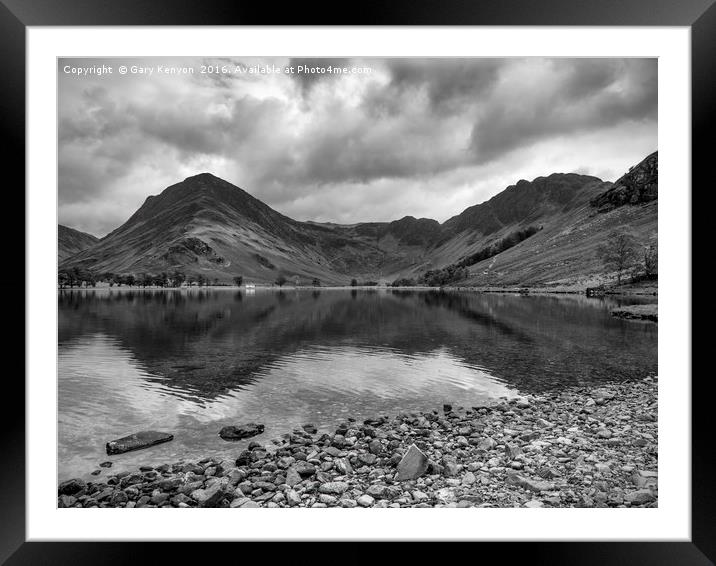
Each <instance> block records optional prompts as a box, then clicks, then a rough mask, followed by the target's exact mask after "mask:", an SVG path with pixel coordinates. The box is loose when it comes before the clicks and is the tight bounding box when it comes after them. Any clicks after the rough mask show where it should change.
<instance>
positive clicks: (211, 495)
mask: <svg viewBox="0 0 716 566" xmlns="http://www.w3.org/2000/svg"><path fill="white" fill-rule="evenodd" d="M224 497H226V492H225V491H224V486H223V485H221V484H220V483H215V484H214V485H212V486H211V487H209V488H206V489H197V490H196V491H194V492H192V494H191V498H192V499H193V500H194V501H196V502H197V503H198V504H199V507H216V506H217V505H219V503H221V501H222V500H223V499H224Z"/></svg>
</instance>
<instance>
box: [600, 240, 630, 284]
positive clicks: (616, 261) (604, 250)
mask: <svg viewBox="0 0 716 566" xmlns="http://www.w3.org/2000/svg"><path fill="white" fill-rule="evenodd" d="M597 256H598V257H599V259H601V260H602V262H603V263H604V266H605V267H606V268H607V269H610V270H612V271H616V272H617V286H619V285H621V283H622V274H623V273H624V271H625V270H627V269H629V268H630V267H631V266H632V265H634V263H635V262H636V261H637V253H636V241H635V240H634V236H632V235H631V234H627V233H625V232H612V233H611V234H609V236H607V241H606V242H605V243H604V244H602V245H601V246H599V248H598V249H597Z"/></svg>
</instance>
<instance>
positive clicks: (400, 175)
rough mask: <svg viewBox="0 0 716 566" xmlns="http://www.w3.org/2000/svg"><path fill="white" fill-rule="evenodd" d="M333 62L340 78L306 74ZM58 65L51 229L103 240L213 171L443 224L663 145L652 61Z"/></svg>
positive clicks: (358, 211)
mask: <svg viewBox="0 0 716 566" xmlns="http://www.w3.org/2000/svg"><path fill="white" fill-rule="evenodd" d="M101 65H106V66H108V67H111V68H112V71H113V72H112V73H111V74H109V73H105V74H97V73H96V72H95V71H96V70H97V67H98V66H101ZM202 65H207V66H208V67H214V68H216V67H218V68H219V72H218V73H216V72H212V73H207V74H203V73H202V72H201V71H202ZM257 65H258V66H259V67H260V68H261V69H262V70H267V69H266V68H267V67H269V68H270V69H271V70H273V71H274V72H272V73H254V72H249V70H250V69H251V68H252V67H254V68H255V67H256V66H257ZM329 65H330V66H332V67H334V68H335V67H339V68H341V69H346V70H348V73H345V74H340V75H338V74H335V73H328V72H324V73H311V72H308V71H306V70H305V69H306V68H309V69H310V68H314V69H315V68H319V69H320V68H323V69H326V70H327V67H328V66H329ZM120 66H125V67H127V68H128V70H129V71H128V73H127V74H120V73H119V67H120ZM132 66H137V67H145V68H151V69H153V72H152V74H151V75H148V74H146V73H143V74H140V73H139V72H132ZM173 68H182V69H187V68H191V69H193V70H194V73H193V74H161V71H162V70H166V69H173ZM291 69H292V71H291ZM80 70H83V72H86V71H87V70H89V72H90V74H79V73H80ZM242 71H244V72H242ZM58 74H59V101H58V105H59V106H58V107H59V125H58V127H59V132H58V136H59V137H58V140H59V167H58V172H59V187H58V190H59V193H58V196H59V221H60V223H62V224H65V225H68V226H71V227H74V228H77V229H80V230H83V231H87V232H90V233H92V234H94V235H96V236H104V235H105V234H106V233H108V232H109V231H111V230H113V229H114V228H116V227H118V226H119V225H120V224H122V223H123V222H124V221H125V220H127V218H129V216H130V215H131V214H132V213H133V212H134V211H135V210H136V209H137V208H138V207H139V206H140V205H141V204H142V203H143V202H144V200H145V199H146V197H147V196H149V195H153V194H158V193H159V192H161V191H162V190H163V189H164V188H166V187H167V186H169V185H171V184H174V183H176V182H179V181H181V180H183V179H185V178H186V177H188V176H191V175H194V174H197V173H201V172H205V171H208V172H211V173H214V174H215V175H217V176H219V177H222V178H223V179H226V180H227V181H230V182H231V183H234V184H235V185H238V186H239V187H241V188H243V189H244V190H246V191H248V192H249V193H251V194H252V195H254V196H255V197H257V198H259V199H261V200H262V201H264V202H266V203H267V204H269V205H270V206H272V207H273V208H275V209H276V210H279V211H280V212H282V213H284V214H286V215H288V216H291V217H292V218H296V219H299V220H317V221H327V222H341V223H352V222H361V221H384V220H394V219H397V218H401V217H403V216H405V215H412V216H416V217H430V218H435V219H437V220H439V221H441V222H442V221H444V220H446V219H447V218H449V217H451V216H453V215H455V214H458V213H460V212H461V211H462V210H464V209H465V208H466V207H468V206H471V205H473V204H477V203H479V202H483V201H485V200H487V199H488V198H490V197H491V196H493V195H495V194H497V193H498V192H500V191H501V190H503V189H504V188H505V187H507V186H508V185H510V184H513V183H515V182H517V181H518V180H520V179H528V180H531V179H533V178H535V177H537V176H540V175H548V174H550V173H554V172H579V173H586V174H591V175H596V176H598V177H600V178H602V179H605V180H611V181H613V180H615V179H616V178H617V177H619V176H620V175H621V174H622V173H624V172H625V171H626V170H627V169H628V168H629V167H630V166H631V165H633V164H635V163H636V162H638V161H640V160H641V159H642V158H643V157H645V156H646V155H647V154H648V153H650V152H652V151H654V150H656V149H657V65H656V60H655V59H544V58H523V59H350V60H347V59H320V60H319V59H311V60H299V59H288V58H272V59H255V58H220V59H218V58H217V59H204V58H184V59H167V58H162V59H131V60H130V59H103V60H97V59H94V60H90V59H61V60H59V62H58Z"/></svg>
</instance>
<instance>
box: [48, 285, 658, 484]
mask: <svg viewBox="0 0 716 566" xmlns="http://www.w3.org/2000/svg"><path fill="white" fill-rule="evenodd" d="M655 301H656V298H655V297H653V298H636V297H629V298H628V299H627V298H624V299H614V298H606V299H591V298H586V297H584V296H577V295H567V296H536V295H532V296H529V295H527V296H521V295H504V294H482V293H473V292H443V291H402V290H400V291H399V290H385V289H380V290H345V289H323V290H318V289H315V290H311V289H297V290H293V289H290V290H285V291H276V290H269V289H266V290H262V289H258V290H256V291H255V292H247V291H244V290H238V289H237V288H215V289H202V290H198V289H188V290H130V289H116V288H115V289H97V290H62V291H59V292H58V307H59V322H58V340H59V359H58V377H59V381H58V413H59V416H58V418H59V423H58V425H59V439H58V443H59V446H58V460H59V470H58V474H59V478H60V479H61V480H62V479H66V478H68V477H89V476H88V473H89V472H90V471H92V470H93V469H96V468H97V467H98V464H99V463H100V462H103V461H106V460H111V461H112V462H114V466H113V468H112V471H119V470H124V469H136V467H137V466H139V465H142V464H147V463H149V464H160V463H165V462H174V461H177V460H180V459H186V460H198V459H200V458H203V457H207V456H215V455H220V456H225V457H226V458H235V457H236V455H237V454H238V452H239V451H240V450H241V449H243V448H244V447H245V446H246V444H248V442H249V440H246V441H240V442H226V441H224V440H222V439H221V438H219V436H218V431H219V429H221V427H223V426H225V425H229V424H241V423H246V422H258V423H263V424H264V425H265V426H266V431H265V432H264V434H263V435H261V436H259V437H257V440H259V441H260V442H262V443H268V441H269V440H270V439H272V438H277V437H279V436H280V435H281V434H283V433H286V432H290V431H291V430H292V429H293V428H295V427H297V426H300V425H302V424H306V423H313V424H315V425H316V426H317V427H318V428H319V431H328V430H332V429H334V428H335V425H337V424H338V423H340V422H342V421H344V420H346V419H347V418H348V417H354V418H356V419H364V418H367V417H374V416H378V415H383V414H395V413H398V412H402V411H414V410H432V409H441V408H442V405H443V403H451V404H453V405H456V406H464V407H471V406H475V405H480V404H485V403H488V402H490V401H492V400H495V399H497V398H500V397H511V396H515V395H520V394H524V393H531V392H539V391H545V390H554V389H558V388H560V387H564V386H566V385H578V384H587V383H595V382H599V381H606V380H629V379H637V378H641V377H644V376H646V375H649V374H656V373H657V325H656V324H654V323H644V322H633V321H625V320H621V319H616V318H614V317H612V316H611V315H610V314H609V309H610V308H613V307H614V306H618V305H623V304H637V303H642V302H655ZM150 429H152V430H160V431H164V432H169V433H172V434H174V440H173V441H171V442H169V443H166V444H162V445H159V446H155V447H152V448H149V449H146V450H139V451H136V452H130V453H127V454H123V455H118V456H112V457H108V456H107V455H106V453H105V449H104V446H105V443H106V442H107V441H109V440H112V439H116V438H119V437H121V436H125V435H127V434H131V433H133V432H137V431H139V430H150ZM104 473H105V472H103V475H104Z"/></svg>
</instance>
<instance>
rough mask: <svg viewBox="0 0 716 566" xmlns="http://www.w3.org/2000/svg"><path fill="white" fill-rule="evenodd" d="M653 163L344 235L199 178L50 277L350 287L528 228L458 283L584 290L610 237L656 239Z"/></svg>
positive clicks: (515, 190)
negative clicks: (621, 233)
mask: <svg viewBox="0 0 716 566" xmlns="http://www.w3.org/2000/svg"><path fill="white" fill-rule="evenodd" d="M657 160H658V156H657V154H656V153H654V154H652V155H650V156H649V157H647V158H646V159H645V160H644V161H642V162H641V163H639V164H638V165H637V166H635V167H632V168H631V169H630V171H629V172H628V173H627V174H626V175H625V176H624V177H622V178H620V179H619V181H617V183H609V182H604V181H602V180H600V179H598V178H596V177H592V176H588V175H578V174H575V173H567V174H564V173H555V174H552V175H549V176H547V177H538V178H536V179H534V180H533V181H525V180H521V181H519V182H517V183H516V184H514V185H511V186H509V187H507V188H506V189H505V190H504V191H502V192H501V193H499V194H497V195H496V196H494V197H492V198H491V199H490V200H488V201H486V202H484V203H481V204H478V205H475V206H472V207H469V208H467V209H466V210H465V211H463V212H462V213H461V214H459V215H457V216H454V217H452V218H450V219H449V220H447V221H446V222H444V223H443V224H440V223H438V222H437V221H435V220H432V219H428V218H414V217H412V216H406V217H404V218H402V219H400V220H396V221H393V222H368V223H358V224H351V225H340V224H332V223H317V222H299V221H296V220H293V219H291V218H289V217H287V216H284V215H283V214H280V213H279V212H277V211H275V210H273V209H272V208H270V207H269V206H267V205H266V204H264V203H262V202H261V201H259V200H258V199H256V198H254V197H252V196H251V195H250V194H248V193H247V192H245V191H243V190H242V189H240V188H238V187H236V186H234V185H232V184H231V183H228V182H226V181H224V180H222V179H219V178H218V177H215V176H214V175H211V174H209V173H202V174H200V175H196V176H193V177H189V178H187V179H185V180H184V181H182V182H181V183H177V184H175V185H172V186H170V187H168V188H167V189H165V190H164V191H163V192H162V193H161V194H159V195H157V196H151V197H149V198H147V200H146V201H145V203H144V204H143V205H142V206H141V207H140V208H139V209H138V210H137V211H136V212H135V214H134V215H132V217H131V218H129V220H127V222H125V223H124V224H123V225H122V226H120V227H119V228H117V229H116V230H115V231H113V232H111V233H110V234H108V235H107V236H105V237H104V238H102V239H101V240H100V241H99V242H97V243H95V244H94V245H92V246H91V247H88V248H87V249H84V250H83V251H79V253H76V254H74V255H72V256H71V257H66V258H65V259H64V260H63V261H61V265H60V267H61V268H62V269H69V268H73V267H83V268H88V269H90V270H92V271H94V272H98V273H102V272H113V273H134V274H139V273H143V272H146V273H159V272H162V271H167V272H170V271H172V270H174V269H179V270H181V271H183V272H185V273H187V274H189V275H199V274H202V275H204V276H205V277H208V278H209V279H210V280H213V279H219V280H220V281H222V282H228V281H230V280H231V278H232V277H233V276H234V275H243V276H244V278H245V280H246V281H255V282H272V281H274V280H275V279H276V278H277V277H278V276H279V275H283V276H284V277H287V278H288V279H289V281H293V280H294V279H295V278H298V279H299V281H300V282H302V283H303V284H306V283H307V282H309V281H310V280H311V279H312V278H314V277H317V278H318V279H320V280H321V282H322V283H327V284H347V283H348V282H349V281H350V279H351V278H353V277H355V278H358V279H361V280H382V281H387V282H389V281H392V280H393V279H396V278H398V277H412V278H414V277H417V276H418V275H420V274H421V273H423V272H425V271H427V270H429V269H437V268H442V267H445V266H447V265H450V264H454V263H456V262H459V261H461V260H463V259H464V258H466V257H467V256H470V255H472V254H474V253H476V252H479V251H481V250H483V249H485V248H486V247H488V246H491V245H493V244H495V243H496V242H498V241H500V240H501V239H503V238H505V237H506V236H508V235H510V234H512V233H514V232H516V231H518V230H524V229H525V228H528V227H535V228H540V230H539V232H537V233H536V234H534V235H532V236H530V237H528V238H527V239H525V240H523V241H521V242H520V243H519V244H517V245H515V246H514V247H511V248H509V249H507V250H505V251H502V252H501V253H498V254H497V255H494V256H493V257H490V258H488V259H486V260H484V261H481V262H479V263H476V264H473V265H471V266H470V267H469V269H470V277H469V278H468V279H467V280H465V281H464V282H462V283H461V284H465V285H580V286H584V285H588V284H593V283H594V282H595V281H598V280H599V279H600V278H603V277H604V276H605V274H604V273H603V268H602V266H601V264H600V262H599V261H598V260H597V259H596V256H595V251H596V247H597V246H598V245H599V244H600V243H601V242H602V241H603V239H604V238H605V237H606V235H607V234H608V233H609V232H610V231H612V230H614V229H626V230H628V231H630V232H632V233H633V234H634V236H635V237H636V238H637V240H638V241H639V242H640V243H643V244H644V245H647V244H648V243H649V242H650V241H653V240H655V239H656V233H657V216H658V215H657V200H656V198H657V189H658V182H657V175H656V172H657ZM625 191H626V193H628V194H627V195H626V196H625ZM614 195H616V196H614ZM633 195H638V196H637V197H633ZM642 197H644V198H642ZM604 203H608V206H605V204H604ZM61 260H62V258H61ZM307 280H308V281H307Z"/></svg>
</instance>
